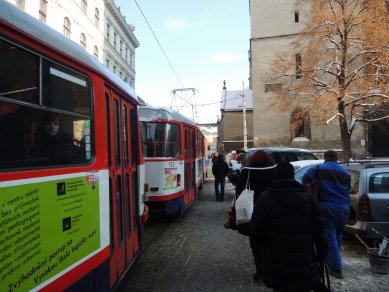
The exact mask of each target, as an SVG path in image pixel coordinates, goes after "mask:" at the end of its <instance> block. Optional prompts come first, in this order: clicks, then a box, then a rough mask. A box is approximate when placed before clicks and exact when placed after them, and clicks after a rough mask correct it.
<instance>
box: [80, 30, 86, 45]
mask: <svg viewBox="0 0 389 292" xmlns="http://www.w3.org/2000/svg"><path fill="white" fill-rule="evenodd" d="M80 45H81V47H83V48H84V49H85V48H86V36H85V34H84V33H81V35H80Z"/></svg>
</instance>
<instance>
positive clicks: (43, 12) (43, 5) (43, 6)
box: [39, 0, 47, 23]
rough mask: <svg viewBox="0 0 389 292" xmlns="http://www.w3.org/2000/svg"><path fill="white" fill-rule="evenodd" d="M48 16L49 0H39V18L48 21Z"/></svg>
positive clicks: (44, 21)
mask: <svg viewBox="0 0 389 292" xmlns="http://www.w3.org/2000/svg"><path fill="white" fill-rule="evenodd" d="M46 16H47V0H40V1H39V20H40V21H42V22H43V23H46Z"/></svg>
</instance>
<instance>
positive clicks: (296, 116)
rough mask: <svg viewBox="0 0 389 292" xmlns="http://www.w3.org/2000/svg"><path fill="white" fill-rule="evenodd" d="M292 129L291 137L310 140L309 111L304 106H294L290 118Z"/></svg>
mask: <svg viewBox="0 0 389 292" xmlns="http://www.w3.org/2000/svg"><path fill="white" fill-rule="evenodd" d="M290 126H291V130H292V139H293V140H294V141H295V140H310V139H311V122H310V117H309V113H308V112H307V110H306V109H304V108H296V109H295V110H294V111H293V112H292V114H291V118H290Z"/></svg>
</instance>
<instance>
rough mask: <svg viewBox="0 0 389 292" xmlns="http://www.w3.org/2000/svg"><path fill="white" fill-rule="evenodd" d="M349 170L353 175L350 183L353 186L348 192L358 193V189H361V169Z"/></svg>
mask: <svg viewBox="0 0 389 292" xmlns="http://www.w3.org/2000/svg"><path fill="white" fill-rule="evenodd" d="M348 172H349V173H350V175H351V183H350V184H351V188H350V190H349V191H348V192H349V194H357V193H358V190H359V177H360V174H359V171H357V170H348Z"/></svg>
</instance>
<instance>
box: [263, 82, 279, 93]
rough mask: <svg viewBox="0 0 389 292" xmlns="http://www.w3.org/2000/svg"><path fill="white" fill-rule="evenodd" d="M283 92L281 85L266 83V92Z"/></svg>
mask: <svg viewBox="0 0 389 292" xmlns="http://www.w3.org/2000/svg"><path fill="white" fill-rule="evenodd" d="M281 90H282V85H281V83H279V82H278V83H266V84H265V92H280V91H281Z"/></svg>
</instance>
